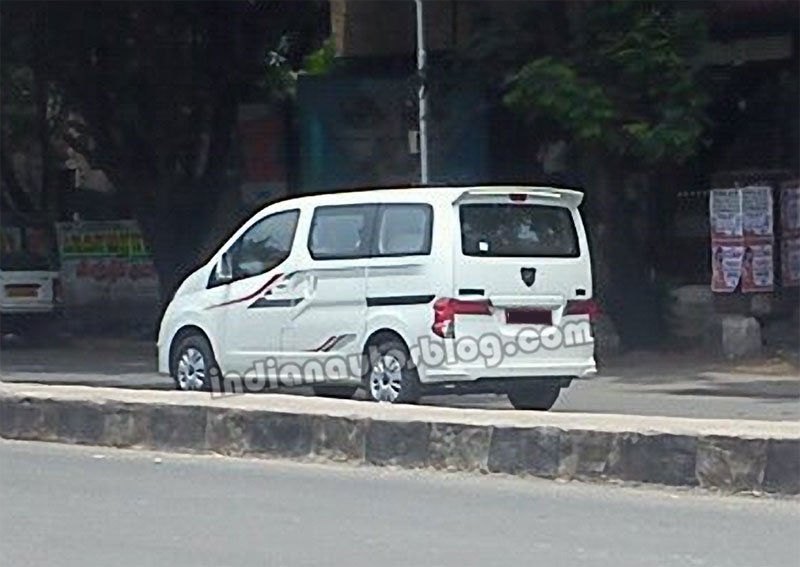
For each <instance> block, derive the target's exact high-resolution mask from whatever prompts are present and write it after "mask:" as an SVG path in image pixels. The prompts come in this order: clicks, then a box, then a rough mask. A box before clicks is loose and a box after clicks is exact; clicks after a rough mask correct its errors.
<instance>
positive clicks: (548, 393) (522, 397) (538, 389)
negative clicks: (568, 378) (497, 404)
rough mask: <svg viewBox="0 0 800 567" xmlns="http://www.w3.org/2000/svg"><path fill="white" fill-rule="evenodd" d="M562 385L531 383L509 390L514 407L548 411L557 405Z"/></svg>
mask: <svg viewBox="0 0 800 567" xmlns="http://www.w3.org/2000/svg"><path fill="white" fill-rule="evenodd" d="M560 393H561V386H559V385H558V384H531V385H529V386H527V385H526V386H522V387H518V388H514V389H513V390H510V391H509V392H508V400H509V401H510V402H511V405H512V406H514V409H518V410H538V411H547V410H549V409H550V408H552V407H553V405H555V403H556V400H557V399H558V395H559V394H560Z"/></svg>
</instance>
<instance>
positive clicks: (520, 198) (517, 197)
mask: <svg viewBox="0 0 800 567" xmlns="http://www.w3.org/2000/svg"><path fill="white" fill-rule="evenodd" d="M508 198H509V199H511V200H512V201H514V202H515V203H524V202H525V200H526V199H527V198H528V196H527V195H526V194H525V193H511V194H510V195H509V196H508Z"/></svg>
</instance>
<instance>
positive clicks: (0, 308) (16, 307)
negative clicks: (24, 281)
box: [0, 302, 58, 315]
mask: <svg viewBox="0 0 800 567" xmlns="http://www.w3.org/2000/svg"><path fill="white" fill-rule="evenodd" d="M56 311H58V306H57V305H56V304H55V303H50V302H30V303H16V302H15V303H3V304H0V314H2V315H47V314H50V313H55V312H56Z"/></svg>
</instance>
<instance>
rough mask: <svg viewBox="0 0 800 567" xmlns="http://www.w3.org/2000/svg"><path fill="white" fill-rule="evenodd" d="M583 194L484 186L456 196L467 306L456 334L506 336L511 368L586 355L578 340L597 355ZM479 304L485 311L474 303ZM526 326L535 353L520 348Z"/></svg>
mask: <svg viewBox="0 0 800 567" xmlns="http://www.w3.org/2000/svg"><path fill="white" fill-rule="evenodd" d="M581 199H582V194H581V193H578V192H576V191H566V190H524V189H521V190H519V191H517V190H509V191H487V190H481V189H478V190H472V191H466V192H465V193H464V194H462V195H461V196H460V197H459V198H458V199H457V200H456V201H455V203H454V206H455V207H456V209H457V210H456V218H457V225H458V227H459V230H458V231H457V235H456V240H457V242H456V243H455V247H456V250H455V254H454V256H455V262H454V271H455V273H454V276H455V277H454V284H455V290H454V294H455V296H456V300H457V302H461V303H459V305H461V306H466V309H461V308H459V307H457V308H456V310H455V312H456V313H457V315H456V316H455V317H454V326H453V329H452V333H453V335H454V336H455V338H456V339H458V338H459V337H462V336H472V337H475V338H480V337H481V336H483V335H487V334H492V335H495V336H497V337H500V338H501V340H502V342H503V347H504V354H505V357H506V358H505V359H504V360H505V361H506V362H507V363H509V364H508V365H509V366H518V365H523V366H527V365H529V364H537V365H538V364H539V363H547V362H563V363H569V362H570V361H571V360H574V359H575V358H576V357H577V358H580V359H582V360H585V359H586V353H587V349H586V348H572V347H580V346H581V345H580V344H577V343H582V344H583V346H584V347H586V346H588V347H589V349H588V352H589V353H590V354H589V356H591V352H592V350H593V347H592V345H591V330H590V328H589V317H590V315H591V313H592V312H593V309H594V307H593V304H592V302H591V298H592V277H591V264H590V257H589V250H588V244H587V239H586V233H585V230H584V227H583V223H582V221H581V217H580V213H579V212H578V205H579V204H580V202H581ZM475 303H477V304H480V303H485V304H486V307H487V309H485V310H483V309H476V308H475V307H474V305H473V307H470V305H471V304H475ZM458 313H463V314H458ZM570 322H572V323H581V324H583V328H579V327H578V326H569V325H567V324H568V323H570ZM567 327H569V328H567ZM523 328H524V329H526V332H527V333H529V335H528V336H529V337H531V335H530V333H531V332H533V333H535V334H537V337H536V342H535V344H532V343H531V340H532V339H530V338H529V340H528V344H527V345H522V346H526V347H527V349H528V350H530V349H533V348H534V347H535V349H534V351H533V352H524V351H521V350H520V341H519V333H520V331H521V330H522V329H523ZM576 332H577V335H575V333H576ZM538 335H541V336H540V337H538ZM509 359H511V362H509Z"/></svg>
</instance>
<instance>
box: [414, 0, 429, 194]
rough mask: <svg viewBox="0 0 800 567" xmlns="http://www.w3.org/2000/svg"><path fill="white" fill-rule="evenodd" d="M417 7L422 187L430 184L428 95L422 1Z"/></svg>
mask: <svg viewBox="0 0 800 567" xmlns="http://www.w3.org/2000/svg"><path fill="white" fill-rule="evenodd" d="M414 3H415V4H416V5H417V76H418V78H419V166H420V167H419V169H420V181H421V183H422V185H427V184H428V101H427V96H428V93H427V91H426V88H425V87H426V85H425V25H424V18H423V12H422V0H414Z"/></svg>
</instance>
